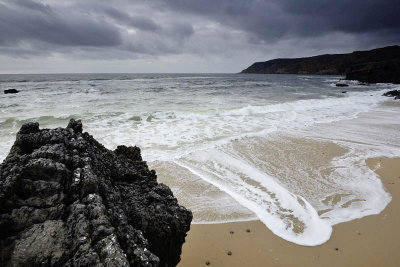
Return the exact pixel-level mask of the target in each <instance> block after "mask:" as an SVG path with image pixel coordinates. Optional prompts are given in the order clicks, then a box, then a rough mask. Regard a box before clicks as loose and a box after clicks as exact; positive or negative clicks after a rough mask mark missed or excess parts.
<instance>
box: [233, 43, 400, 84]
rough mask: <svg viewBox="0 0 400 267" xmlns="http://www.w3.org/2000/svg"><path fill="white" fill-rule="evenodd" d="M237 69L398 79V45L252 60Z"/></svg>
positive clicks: (357, 78)
mask: <svg viewBox="0 0 400 267" xmlns="http://www.w3.org/2000/svg"><path fill="white" fill-rule="evenodd" d="M241 73H258V74H324V75H346V79H350V80H359V81H361V82H368V83H376V82H390V83H400V46H398V45H395V46H388V47H384V48H378V49H373V50H370V51H356V52H353V53H350V54H332V55H320V56H313V57H304V58H292V59H289V58H279V59H273V60H269V61H265V62H256V63H254V64H253V65H251V66H250V67H248V68H247V69H245V70H243V71H242V72H241Z"/></svg>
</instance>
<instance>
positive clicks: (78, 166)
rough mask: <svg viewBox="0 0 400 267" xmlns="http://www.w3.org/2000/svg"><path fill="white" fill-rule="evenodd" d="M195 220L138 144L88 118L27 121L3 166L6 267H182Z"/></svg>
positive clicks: (0, 228)
mask: <svg viewBox="0 0 400 267" xmlns="http://www.w3.org/2000/svg"><path fill="white" fill-rule="evenodd" d="M191 220H192V213H191V212H190V211H189V210H187V209H185V208H184V207H182V206H179V205H178V202H177V200H176V198H175V197H174V196H173V194H172V192H171V190H170V189H169V188H168V187H167V186H166V185H163V184H160V183H157V176H156V173H155V171H154V170H149V169H148V166H147V164H146V162H144V161H143V160H142V157H141V153H140V149H139V148H138V147H126V146H118V147H117V149H116V150H114V151H111V150H108V149H106V148H105V147H104V146H103V145H101V144H100V143H99V142H97V141H96V140H95V139H94V138H93V137H92V136H91V135H89V134H88V133H86V132H85V133H82V124H81V122H80V121H75V120H71V121H70V123H69V124H68V127H67V128H56V129H39V124H38V123H27V124H24V125H23V126H22V127H21V129H20V131H19V132H18V134H17V137H16V141H15V143H14V145H13V146H12V148H11V151H10V153H9V155H8V156H7V158H6V159H5V160H4V162H3V163H2V164H0V262H1V263H2V264H1V265H2V266H175V265H176V264H177V263H178V262H179V261H180V254H181V248H182V244H183V243H184V242H185V236H186V232H187V231H189V229H190V223H191Z"/></svg>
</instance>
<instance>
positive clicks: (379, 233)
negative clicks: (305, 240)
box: [178, 158, 400, 267]
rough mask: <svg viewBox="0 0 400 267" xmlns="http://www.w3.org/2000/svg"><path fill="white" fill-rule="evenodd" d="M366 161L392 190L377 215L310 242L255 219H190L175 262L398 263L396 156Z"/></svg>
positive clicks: (399, 176)
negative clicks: (199, 221)
mask: <svg viewBox="0 0 400 267" xmlns="http://www.w3.org/2000/svg"><path fill="white" fill-rule="evenodd" d="M366 163H367V165H368V166H369V167H370V168H371V169H372V170H374V171H375V172H376V173H377V174H378V175H379V176H380V178H381V180H382V183H383V185H384V186H385V188H386V190H387V191H388V192H389V193H390V194H391V195H392V201H391V202H390V203H389V204H388V205H387V206H386V208H385V209H384V210H383V211H382V212H381V213H380V214H377V215H370V216H366V217H363V218H360V219H355V220H352V221H348V222H344V223H340V224H336V225H334V226H333V232H332V236H331V238H330V239H329V240H328V241H327V242H326V243H324V244H322V245H319V246H313V247H307V246H300V245H296V244H294V243H291V242H288V241H286V240H284V239H282V238H280V237H278V236H276V235H274V234H273V233H272V232H271V231H270V230H269V229H268V228H267V227H266V226H265V225H264V224H263V223H262V222H261V221H258V220H257V221H254V220H253V221H245V222H231V223H221V224H192V226H191V230H190V232H189V233H188V236H187V237H186V242H185V244H184V245H183V250H182V255H181V258H182V260H181V262H180V264H179V265H178V266H180V267H186V266H206V262H208V263H209V266H222V267H224V266H322V265H324V266H398V265H399V264H400V255H399V254H398V253H397V248H398V244H399V243H398V242H399V241H398V240H400V230H399V229H398V225H400V212H398V210H399V208H400V196H399V194H400V158H377V159H367V160H366ZM231 232H233V233H231ZM229 252H230V254H231V255H228V253H229Z"/></svg>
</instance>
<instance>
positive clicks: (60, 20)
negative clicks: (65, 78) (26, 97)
mask: <svg viewBox="0 0 400 267" xmlns="http://www.w3.org/2000/svg"><path fill="white" fill-rule="evenodd" d="M399 16H400V1H399V0H329V1H328V0H307V1H306V0H264V1H263V0H113V1H110V0H62V1H60V0H0V73H75V72H86V73H88V72H102V73H106V72H107V73H114V72H117V73H148V72H153V73H154V72H164V73H169V72H181V73H183V72H202V73H215V72H217V73H218V72H220V73H229V72H239V71H241V70H242V69H245V68H246V67H248V66H249V65H251V64H252V63H254V62H256V61H266V60H269V59H273V58H282V57H303V56H312V55H317V54H326V53H347V52H352V51H355V50H369V49H373V48H377V47H383V46H387V45H396V44H397V45H398V44H400V18H399Z"/></svg>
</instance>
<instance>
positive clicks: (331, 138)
mask: <svg viewBox="0 0 400 267" xmlns="http://www.w3.org/2000/svg"><path fill="white" fill-rule="evenodd" d="M341 79H342V77H340V76H312V75H311V76H305V75H252V74H51V75H0V91H3V90H5V89H11V88H15V89H17V90H20V93H18V94H13V95H11V94H2V93H1V94H0V161H2V160H3V159H4V158H5V157H6V156H7V154H8V152H9V150H10V148H11V146H12V144H13V142H14V140H15V135H16V133H17V132H18V130H19V128H20V126H21V125H22V124H23V123H25V122H29V121H37V122H39V123H40V127H41V128H55V127H61V126H62V127H65V126H66V125H67V123H68V121H69V119H71V118H75V119H81V120H82V122H83V126H84V131H88V132H89V133H90V134H91V135H93V136H94V137H95V138H96V139H98V140H99V141H100V142H101V143H103V144H104V145H105V146H106V147H107V148H109V149H115V148H116V146H117V145H121V144H124V145H129V146H134V145H137V146H139V147H140V148H141V150H142V156H143V159H144V160H146V161H147V162H148V164H149V166H150V168H153V169H155V170H156V171H157V175H158V179H159V181H161V182H163V183H166V184H167V185H169V186H170V187H171V189H172V191H173V192H174V194H175V196H176V197H177V198H178V200H179V202H180V204H182V205H184V206H185V207H187V208H189V209H191V210H192V211H193V213H194V223H220V222H231V221H245V220H255V219H259V220H261V221H262V222H263V223H264V224H265V225H266V227H268V228H269V229H270V230H271V231H272V232H274V233H275V234H276V235H278V236H280V237H282V238H284V239H286V240H288V241H290V242H294V243H296V244H300V245H307V246H314V245H319V244H322V243H324V242H326V241H327V240H329V238H330V235H331V233H332V226H333V225H335V224H338V223H342V222H346V221H349V220H353V219H356V218H361V217H364V216H367V215H371V214H378V213H380V212H381V211H382V210H383V209H384V208H385V207H386V205H387V204H388V203H389V202H390V201H391V196H390V194H389V193H388V192H387V191H386V190H385V187H384V185H383V184H382V182H381V180H380V179H379V177H378V176H377V175H376V174H375V172H374V171H373V170H371V169H370V168H368V167H367V165H366V163H365V159H367V158H373V157H399V156H400V143H399V141H398V140H399V137H400V134H399V130H400V120H399V119H398V118H399V114H400V105H399V104H398V101H397V102H396V101H395V100H392V99H389V98H386V97H383V96H382V93H383V92H385V91H388V90H393V89H395V88H396V86H395V85H390V84H375V85H362V84H359V83H358V82H356V81H346V83H348V84H349V87H346V88H340V87H336V86H335V84H336V83H337V82H339V81H340V80H341ZM397 87H398V86H397ZM378 167H379V166H376V168H378Z"/></svg>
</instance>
